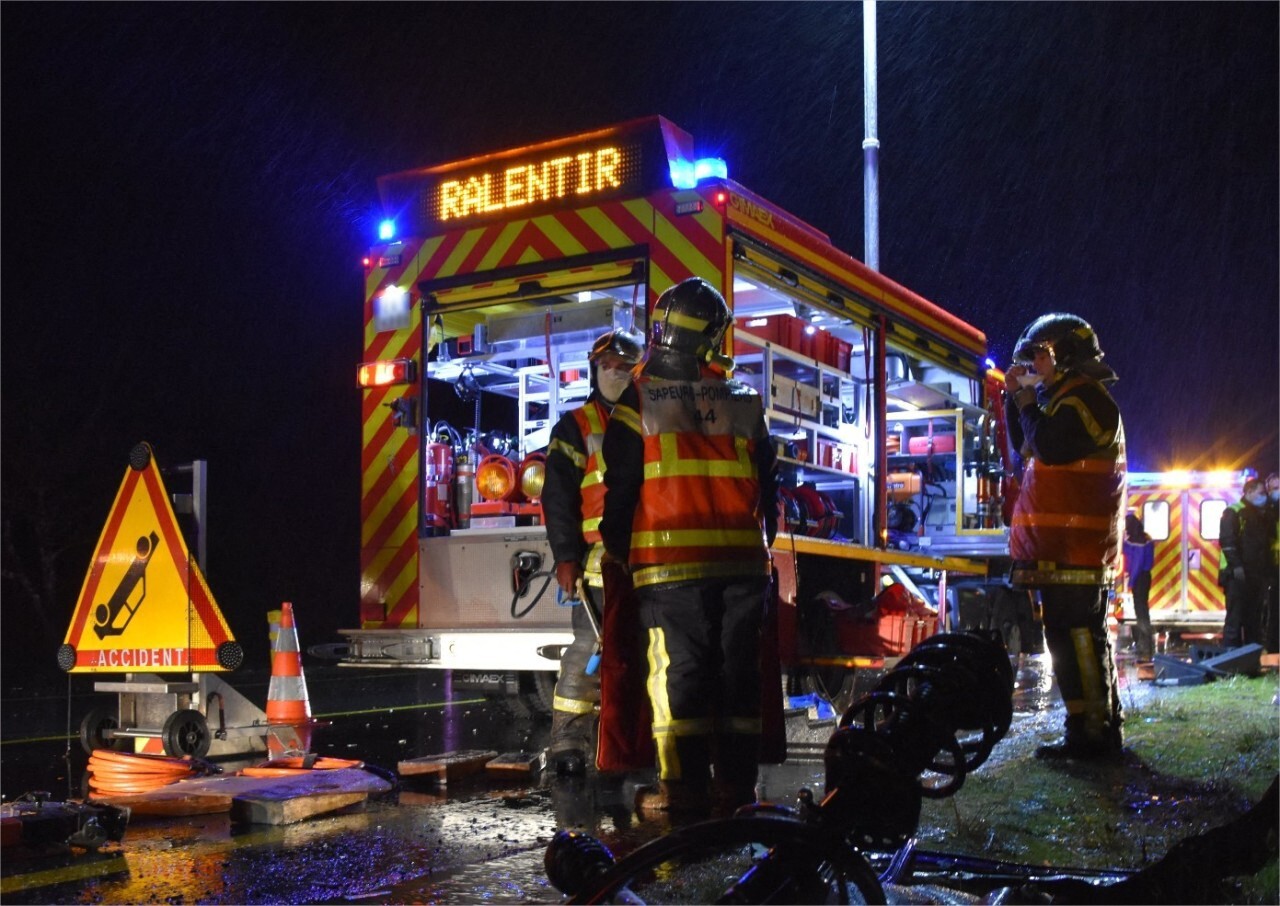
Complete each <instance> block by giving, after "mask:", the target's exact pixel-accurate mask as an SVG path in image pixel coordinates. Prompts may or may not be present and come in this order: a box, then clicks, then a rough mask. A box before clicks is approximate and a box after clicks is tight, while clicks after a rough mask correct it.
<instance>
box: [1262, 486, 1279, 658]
mask: <svg viewBox="0 0 1280 906" xmlns="http://www.w3.org/2000/svg"><path fill="white" fill-rule="evenodd" d="M1267 513H1268V522H1269V524H1270V525H1271V573H1270V576H1271V587H1270V589H1269V590H1268V592H1267V607H1266V610H1265V611H1264V614H1263V618H1264V619H1263V624H1264V625H1263V645H1264V646H1265V647H1266V649H1267V651H1269V652H1271V653H1272V654H1275V653H1277V652H1280V474H1278V473H1276V472H1272V473H1271V474H1270V475H1268V476H1267Z"/></svg>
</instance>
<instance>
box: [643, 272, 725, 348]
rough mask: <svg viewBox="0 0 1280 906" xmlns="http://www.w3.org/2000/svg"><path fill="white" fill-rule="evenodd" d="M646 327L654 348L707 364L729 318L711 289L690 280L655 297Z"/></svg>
mask: <svg viewBox="0 0 1280 906" xmlns="http://www.w3.org/2000/svg"><path fill="white" fill-rule="evenodd" d="M650 323H651V325H652V326H651V328H650V337H651V338H652V342H653V345H654V346H655V347H657V348H659V349H669V350H671V351H673V352H683V353H688V354H689V355H692V356H695V357H697V358H698V359H700V360H702V361H707V360H709V359H710V358H711V357H712V356H714V355H716V354H717V353H718V352H719V351H720V344H721V342H722V341H723V340H724V334H725V331H726V330H728V329H729V325H730V324H732V323H733V315H732V314H730V313H729V306H728V305H726V304H725V301H724V296H722V295H720V294H719V293H718V292H716V290H715V287H713V286H712V285H711V284H710V283H708V282H707V281H706V280H703V279H702V278H701V277H690V278H689V279H688V280H683V281H681V282H680V283H677V284H676V285H675V286H673V287H671V288H670V289H669V290H667V291H666V292H665V293H663V294H662V295H661V296H659V297H658V301H657V304H655V305H654V307H653V317H652V319H651V321H650Z"/></svg>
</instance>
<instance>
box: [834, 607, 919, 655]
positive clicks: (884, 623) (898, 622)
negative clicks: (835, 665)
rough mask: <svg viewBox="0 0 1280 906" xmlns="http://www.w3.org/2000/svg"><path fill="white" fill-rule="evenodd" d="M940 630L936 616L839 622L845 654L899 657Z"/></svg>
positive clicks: (888, 615)
mask: <svg viewBox="0 0 1280 906" xmlns="http://www.w3.org/2000/svg"><path fill="white" fill-rule="evenodd" d="M937 631H938V618H937V617H936V616H916V615H915V614H911V613H882V614H880V619H879V620H877V621H876V622H874V623H860V622H857V621H855V620H854V619H852V618H845V619H837V620H836V636H837V638H838V639H839V641H840V650H841V651H842V652H843V653H844V654H846V655H850V656H852V655H867V656H876V655H878V656H880V657H900V656H901V655H904V654H906V653H907V652H908V651H910V650H911V649H912V648H914V647H915V646H916V645H918V644H920V643H921V642H923V641H924V640H925V639H927V638H928V637H929V636H931V635H933V634H934V633H936V632H937Z"/></svg>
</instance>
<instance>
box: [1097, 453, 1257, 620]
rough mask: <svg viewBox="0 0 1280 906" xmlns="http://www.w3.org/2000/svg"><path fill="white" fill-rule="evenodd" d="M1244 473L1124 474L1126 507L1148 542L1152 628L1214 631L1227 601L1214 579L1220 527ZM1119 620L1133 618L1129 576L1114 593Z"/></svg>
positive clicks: (1242, 481) (1234, 500)
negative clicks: (1152, 556) (1151, 562)
mask: <svg viewBox="0 0 1280 906" xmlns="http://www.w3.org/2000/svg"><path fill="white" fill-rule="evenodd" d="M1248 475H1249V473H1247V472H1243V471H1241V472H1231V471H1213V472H1194V471H1167V472H1130V473H1129V496H1128V508H1129V512H1130V513H1133V514H1134V515H1136V516H1137V517H1138V518H1139V519H1141V520H1142V525H1143V528H1144V529H1145V530H1146V532H1147V534H1148V535H1150V536H1151V539H1152V540H1153V541H1154V542H1155V545H1156V547H1155V566H1154V567H1153V568H1152V570H1151V595H1150V598H1149V601H1148V607H1149V608H1150V611H1151V625H1152V629H1153V631H1155V632H1168V633H1173V634H1179V635H1185V634H1188V633H1190V634H1216V633H1220V632H1221V631H1222V622H1223V619H1224V617H1225V616H1226V602H1225V599H1224V595H1223V590H1222V587H1221V586H1220V585H1219V584H1218V562H1219V557H1220V555H1221V552H1222V551H1221V547H1220V545H1219V536H1218V532H1219V525H1220V523H1221V521H1222V514H1223V512H1224V511H1225V510H1226V508H1227V507H1229V506H1231V505H1232V504H1234V503H1236V502H1237V501H1238V500H1240V496H1241V493H1242V492H1243V489H1244V482H1245V479H1246V478H1247V477H1248ZM1116 603H1117V605H1118V607H1117V610H1118V611H1119V615H1120V618H1121V622H1124V623H1128V622H1129V621H1131V620H1133V619H1134V615H1133V599H1132V596H1131V595H1130V594H1129V591H1128V582H1127V581H1122V582H1121V588H1120V591H1119V593H1118V594H1117V597H1116Z"/></svg>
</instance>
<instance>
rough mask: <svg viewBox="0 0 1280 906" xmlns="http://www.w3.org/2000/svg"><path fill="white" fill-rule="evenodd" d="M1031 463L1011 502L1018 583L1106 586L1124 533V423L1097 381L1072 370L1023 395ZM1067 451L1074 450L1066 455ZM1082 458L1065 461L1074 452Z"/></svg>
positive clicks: (1024, 432) (1022, 416)
mask: <svg viewBox="0 0 1280 906" xmlns="http://www.w3.org/2000/svg"><path fill="white" fill-rule="evenodd" d="M1020 402H1021V403H1022V405H1021V406H1020V408H1019V412H1018V422H1019V428H1020V429H1021V430H1018V431H1014V432H1011V433H1013V434H1015V435H1022V436H1021V437H1017V438H1016V439H1017V440H1018V441H1019V442H1020V443H1022V444H1024V452H1025V453H1029V454H1030V456H1031V458H1030V459H1029V460H1028V461H1027V465H1026V468H1025V471H1024V472H1023V478H1022V489H1021V491H1020V492H1019V494H1018V499H1017V502H1016V503H1015V504H1014V508H1013V523H1012V525H1011V527H1010V531H1009V552H1010V555H1011V556H1012V558H1013V560H1014V571H1013V580H1014V582H1015V583H1017V584H1020V585H1102V584H1106V583H1108V582H1109V581H1110V580H1111V578H1112V577H1113V576H1114V574H1115V571H1116V570H1117V569H1118V568H1119V565H1120V546H1121V540H1122V539H1123V537H1124V497H1125V450H1124V426H1123V424H1122V423H1121V421H1120V412H1119V409H1118V408H1117V407H1116V404H1115V401H1114V400H1113V399H1112V398H1111V394H1109V393H1108V392H1107V390H1106V388H1104V387H1103V386H1102V385H1101V384H1100V383H1098V382H1097V381H1094V380H1090V379H1088V378H1085V377H1082V376H1079V375H1072V376H1066V377H1064V378H1063V379H1061V380H1060V381H1059V382H1058V383H1056V384H1055V385H1054V386H1052V387H1051V388H1049V391H1048V394H1047V398H1046V397H1045V396H1044V394H1043V393H1042V394H1041V399H1040V400H1038V401H1036V402H1031V401H1029V400H1025V399H1024V400H1022V401H1020ZM1064 451H1070V452H1068V453H1066V454H1065V456H1064V455H1063V454H1064ZM1072 455H1074V456H1076V457H1077V458H1074V459H1069V460H1068V461H1063V459H1064V458H1066V457H1070V456H1072Z"/></svg>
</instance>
